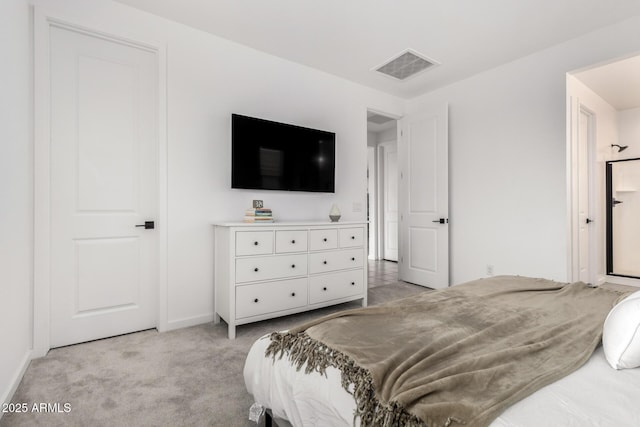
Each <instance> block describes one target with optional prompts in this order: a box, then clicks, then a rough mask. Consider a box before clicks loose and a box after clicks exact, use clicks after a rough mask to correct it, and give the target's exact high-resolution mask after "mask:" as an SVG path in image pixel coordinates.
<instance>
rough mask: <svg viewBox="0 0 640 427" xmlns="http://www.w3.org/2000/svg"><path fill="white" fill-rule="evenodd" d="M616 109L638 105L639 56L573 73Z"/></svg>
mask: <svg viewBox="0 0 640 427" xmlns="http://www.w3.org/2000/svg"><path fill="white" fill-rule="evenodd" d="M574 76H575V77H576V78H577V79H578V80H580V81H581V82H582V83H584V84H585V85H587V86H588V87H589V88H591V90H593V91H594V92H595V93H597V94H598V95H600V97H601V98H603V99H604V100H605V101H607V102H608V103H609V104H610V105H611V106H612V107H613V108H615V109H616V110H619V111H620V110H628V109H629V108H637V107H640V56H634V57H632V58H627V59H624V60H621V61H617V62H613V63H611V64H607V65H602V66H599V67H595V68H591V69H589V70H586V71H581V72H579V73H574Z"/></svg>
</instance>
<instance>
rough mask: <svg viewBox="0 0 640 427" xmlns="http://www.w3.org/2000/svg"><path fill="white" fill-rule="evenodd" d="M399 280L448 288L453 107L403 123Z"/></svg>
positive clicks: (400, 178)
mask: <svg viewBox="0 0 640 427" xmlns="http://www.w3.org/2000/svg"><path fill="white" fill-rule="evenodd" d="M399 125H400V126H399V137H398V165H399V169H400V176H399V180H400V182H399V191H398V210H399V213H400V226H399V245H398V249H399V254H398V255H399V257H398V263H399V268H398V273H399V278H400V280H404V281H406V282H411V283H415V284H417V285H421V286H427V287H430V288H434V289H440V288H446V287H448V286H449V178H448V173H449V171H448V169H449V168H448V166H449V154H448V143H449V138H448V106H447V105H446V104H445V105H442V106H440V107H437V108H431V109H429V110H426V111H422V112H420V113H415V114H411V115H408V116H405V117H403V118H402V119H400V121H399Z"/></svg>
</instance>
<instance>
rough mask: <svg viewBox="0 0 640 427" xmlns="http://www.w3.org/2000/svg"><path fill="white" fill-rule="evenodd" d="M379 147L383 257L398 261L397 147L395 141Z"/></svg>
mask: <svg viewBox="0 0 640 427" xmlns="http://www.w3.org/2000/svg"><path fill="white" fill-rule="evenodd" d="M379 147H380V152H381V154H382V159H383V160H382V178H383V179H382V180H383V188H382V197H383V199H382V203H383V206H384V214H383V216H384V251H383V258H384V259H386V260H388V261H398V148H397V144H396V143H395V142H388V143H382V144H380V145H379Z"/></svg>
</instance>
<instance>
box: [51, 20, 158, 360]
mask: <svg viewBox="0 0 640 427" xmlns="http://www.w3.org/2000/svg"><path fill="white" fill-rule="evenodd" d="M50 40H51V42H50V83H51V86H50V87H51V93H50V108H51V128H50V129H51V153H50V155H51V156H50V158H51V165H50V167H51V188H50V194H51V201H50V208H51V211H50V212H51V218H50V221H51V236H50V237H51V323H50V333H51V336H50V338H51V346H52V347H59V346H63V345H68V344H74V343H78V342H84V341H89V340H94V339H98V338H104V337H109V336H114V335H119V334H123V333H128V332H133V331H138V330H143V329H149V328H154V327H156V326H157V306H158V302H157V277H158V253H157V246H158V245H157V236H156V233H155V229H154V228H151V221H154V219H155V217H156V213H157V209H158V207H157V200H158V195H157V193H158V178H157V174H158V171H157V165H158V161H157V155H158V154H157V151H158V150H157V147H158V136H157V120H158V119H157V114H158V109H157V93H156V92H157V90H156V88H157V57H156V55H157V53H156V52H154V51H151V50H147V49H145V48H143V47H140V46H137V45H133V44H130V43H127V42H120V41H118V40H113V39H109V38H107V37H105V36H102V35H95V34H92V33H90V32H86V31H76V30H74V29H70V28H65V27H56V26H52V27H51V33H50ZM145 221H149V223H147V224H146V227H145V226H142V227H139V226H138V225H144V224H145ZM154 225H155V224H154Z"/></svg>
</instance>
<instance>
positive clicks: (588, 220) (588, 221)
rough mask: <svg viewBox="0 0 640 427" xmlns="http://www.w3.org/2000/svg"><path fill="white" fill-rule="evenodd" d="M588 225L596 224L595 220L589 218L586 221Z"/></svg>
mask: <svg viewBox="0 0 640 427" xmlns="http://www.w3.org/2000/svg"><path fill="white" fill-rule="evenodd" d="M585 222H586V223H587V224H591V223H592V222H595V221H594V220H592V219H591V218H587V220H586V221H585Z"/></svg>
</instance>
